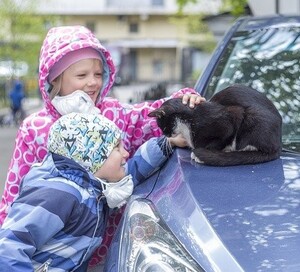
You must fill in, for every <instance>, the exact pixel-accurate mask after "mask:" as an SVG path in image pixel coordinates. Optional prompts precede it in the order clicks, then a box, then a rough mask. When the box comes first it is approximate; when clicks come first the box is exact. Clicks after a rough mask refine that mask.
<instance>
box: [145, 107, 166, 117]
mask: <svg viewBox="0 0 300 272" xmlns="http://www.w3.org/2000/svg"><path fill="white" fill-rule="evenodd" d="M165 115H166V113H165V111H164V110H162V109H156V110H154V111H151V112H150V113H149V114H148V116H149V117H156V118H162V117H163V116H165Z"/></svg>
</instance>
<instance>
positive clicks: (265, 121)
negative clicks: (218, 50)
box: [149, 85, 282, 166]
mask: <svg viewBox="0 0 300 272" xmlns="http://www.w3.org/2000/svg"><path fill="white" fill-rule="evenodd" d="M181 100H182V99H181V98H173V99H170V100H167V101H166V102H164V103H163V104H162V106H161V107H160V108H159V109H156V110H154V111H152V112H151V113H149V116H150V117H156V118H157V124H158V126H159V127H160V128H161V129H162V131H163V133H164V134H165V135H166V136H171V135H174V134H175V135H176V134H178V133H181V134H182V135H183V136H184V137H185V139H186V140H187V142H188V143H189V146H190V147H191V148H192V155H191V156H192V158H193V159H195V161H196V162H199V163H204V164H207V165H213V166H229V165H239V164H254V163H261V162H267V161H271V160H274V159H277V158H279V156H280V152H281V126H282V118H281V116H280V114H279V112H278V111H277V109H276V108H275V106H274V105H273V103H272V102H271V101H270V100H269V99H268V98H267V97H266V96H265V95H264V94H262V93H260V92H258V91H256V90H254V89H252V88H250V87H246V86H243V85H234V86H230V87H227V88H226V89H224V90H222V91H220V92H218V93H217V94H215V95H214V96H213V97H212V98H211V99H210V100H209V101H206V102H202V103H200V104H199V105H197V106H196V107H195V108H194V109H192V108H190V107H189V106H187V105H184V104H183V103H182V101H181Z"/></svg>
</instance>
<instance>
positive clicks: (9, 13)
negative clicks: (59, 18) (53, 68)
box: [0, 0, 56, 75]
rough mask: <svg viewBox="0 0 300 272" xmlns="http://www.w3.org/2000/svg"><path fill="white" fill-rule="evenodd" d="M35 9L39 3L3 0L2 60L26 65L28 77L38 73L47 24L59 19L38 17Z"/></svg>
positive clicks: (0, 17)
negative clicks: (40, 51)
mask: <svg viewBox="0 0 300 272" xmlns="http://www.w3.org/2000/svg"><path fill="white" fill-rule="evenodd" d="M35 6H36V0H23V1H21V0H19V1H18V0H0V21H1V24H2V28H1V29H0V44H1V46H0V60H1V61H3V60H6V61H11V62H12V63H13V65H17V63H18V62H19V63H20V62H25V63H27V64H28V66H29V71H28V73H29V75H34V74H36V71H37V66H38V57H39V50H40V47H41V43H42V40H43V38H44V37H45V35H46V32H47V30H48V29H47V28H46V25H47V24H48V23H50V24H51V22H54V21H55V20H56V17H53V16H42V15H38V14H37V13H35V8H34V7H35Z"/></svg>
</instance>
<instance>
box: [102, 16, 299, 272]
mask: <svg viewBox="0 0 300 272" xmlns="http://www.w3.org/2000/svg"><path fill="white" fill-rule="evenodd" d="M233 84H245V85H247V86H251V87H252V88H254V89H257V90H258V91H260V92H263V93H265V94H266V95H267V97H268V98H269V99H271V100H272V101H273V103H274V105H275V106H276V107H277V109H278V110H279V112H280V114H281V116H282V118H283V128H282V146H283V148H282V153H281V156H280V158H279V159H277V160H273V161H270V162H266V163H261V164H253V165H238V166H228V167H214V166H206V165H203V164H199V163H196V162H194V161H193V160H191V157H190V156H191V151H190V150H189V149H182V148H177V149H176V151H175V152H174V153H173V155H172V157H171V158H170V159H169V160H168V161H167V163H166V164H165V165H164V166H163V167H162V168H161V169H160V170H159V171H158V172H157V173H155V174H154V175H152V176H151V177H150V178H149V179H148V180H146V181H145V182H144V183H142V184H140V185H139V186H137V187H136V188H135V190H134V193H133V195H132V196H131V197H130V199H129V201H128V202H127V205H126V208H125V211H124V214H123V217H122V220H121V222H120V224H119V226H118V229H117V232H116V234H115V236H114V239H113V242H112V244H111V246H110V248H109V254H108V257H107V261H106V265H105V271H122V272H125V271H145V272H148V271H168V272H169V271H182V272H183V271H226V272H227V271H230V272H233V271H251V272H253V271H272V272H273V271H289V272H290V271H300V258H299V253H300V124H299V122H300V17H298V16H269V17H255V16H246V17H241V18H239V19H237V20H236V21H235V23H233V25H232V27H231V28H230V29H229V30H228V32H227V33H226V34H225V35H224V37H223V39H222V41H221V42H220V43H219V44H218V46H217V47H216V49H215V51H214V53H213V54H212V56H211V59H210V62H209V63H208V65H207V67H206V69H205V70H204V72H203V73H202V75H201V76H200V78H199V79H198V81H197V83H196V85H195V89H196V90H197V91H198V92H199V93H201V94H202V95H203V96H204V97H206V98H207V99H209V98H210V97H211V96H213V95H214V94H215V93H217V92H218V91H220V90H222V89H224V88H226V87H227V86H230V85H233ZM262 133H264V132H263V131H262ZM265 140H266V141H268V139H265Z"/></svg>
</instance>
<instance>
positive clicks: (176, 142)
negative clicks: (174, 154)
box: [167, 133, 188, 147]
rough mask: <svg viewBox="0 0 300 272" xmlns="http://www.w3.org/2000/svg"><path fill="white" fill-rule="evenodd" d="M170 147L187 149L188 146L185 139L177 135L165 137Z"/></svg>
mask: <svg viewBox="0 0 300 272" xmlns="http://www.w3.org/2000/svg"><path fill="white" fill-rule="evenodd" d="M167 139H168V141H169V143H170V145H171V146H172V147H174V146H177V147H187V146H188V142H187V141H186V139H185V138H184V137H183V136H182V134H181V133H180V134H177V135H175V136H172V137H167Z"/></svg>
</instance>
